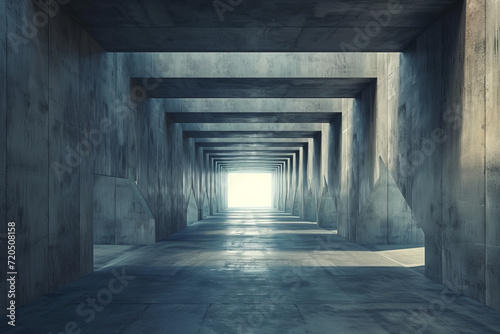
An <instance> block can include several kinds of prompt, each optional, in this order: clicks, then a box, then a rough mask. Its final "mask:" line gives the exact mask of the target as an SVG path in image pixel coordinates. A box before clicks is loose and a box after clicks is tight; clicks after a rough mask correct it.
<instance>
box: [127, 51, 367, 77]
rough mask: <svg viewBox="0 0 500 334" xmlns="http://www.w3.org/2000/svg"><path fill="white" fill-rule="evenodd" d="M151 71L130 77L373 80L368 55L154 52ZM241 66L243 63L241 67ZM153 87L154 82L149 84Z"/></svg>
mask: <svg viewBox="0 0 500 334" xmlns="http://www.w3.org/2000/svg"><path fill="white" fill-rule="evenodd" d="M137 56H138V57H144V58H146V59H149V58H150V57H152V61H153V65H154V68H153V69H154V71H153V72H148V71H147V70H146V69H145V68H135V69H134V73H136V74H135V75H133V76H132V77H139V78H140V77H151V73H154V74H155V76H156V77H158V78H232V77H233V78H376V77H377V59H376V57H374V54H370V53H349V54H345V53H259V56H258V57H255V53H233V52H229V53H223V52H221V53H219V52H217V53H210V52H206V50H205V51H204V52H199V53H198V52H195V53H185V52H184V53H183V52H173V53H162V52H160V53H153V54H147V53H146V54H144V53H139V54H137ZM241 64H244V65H243V66H242V65H241ZM148 83H149V84H150V85H154V84H155V82H154V81H151V82H148Z"/></svg>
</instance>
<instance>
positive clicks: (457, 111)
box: [339, 0, 500, 309]
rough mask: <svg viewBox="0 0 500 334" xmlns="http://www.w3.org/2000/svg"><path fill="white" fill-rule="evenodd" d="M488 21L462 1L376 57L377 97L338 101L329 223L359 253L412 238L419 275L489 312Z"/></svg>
mask: <svg viewBox="0 0 500 334" xmlns="http://www.w3.org/2000/svg"><path fill="white" fill-rule="evenodd" d="M499 14H500V13H499V5H498V3H497V2H495V1H484V0H466V1H465V2H464V3H463V4H460V6H458V7H457V8H456V10H454V11H453V12H450V13H448V14H446V15H445V16H444V17H443V18H442V19H441V20H439V21H438V22H436V23H435V24H434V25H433V26H431V27H430V28H429V29H428V30H427V31H425V32H424V33H423V34H422V35H421V36H420V37H419V38H418V39H417V40H416V41H415V42H414V43H412V44H411V45H409V46H408V48H407V49H406V50H405V51H404V52H403V53H401V54H379V55H378V56H377V57H378V65H377V66H378V73H379V74H378V81H377V87H376V88H377V89H376V95H375V96H371V95H372V93H373V92H372V88H368V89H367V90H366V91H365V92H364V93H363V94H362V95H361V96H360V97H358V98H357V99H355V100H354V101H349V100H345V101H344V107H343V122H342V127H343V128H342V130H343V137H342V164H343V165H342V189H341V193H340V203H341V205H340V207H341V210H340V212H339V214H340V221H339V234H340V235H341V236H344V237H346V238H347V239H348V240H351V241H355V242H358V243H404V242H412V243H413V242H418V241H420V239H421V238H423V234H422V231H421V230H420V228H422V230H423V232H425V245H426V275H427V276H428V277H430V278H432V279H434V280H436V281H439V282H443V283H444V284H446V285H448V286H450V287H452V288H454V289H458V290H460V291H462V292H463V293H464V294H465V295H467V296H470V297H472V298H474V299H476V300H479V301H480V302H483V303H486V304H487V305H489V306H491V307H494V308H497V309H499V308H500V289H499V286H500V275H499V273H500V263H499V261H498V258H500V253H499V250H500V248H499V246H500V235H499V229H498V222H499V221H500V214H499V213H500V210H499V204H498V198H499V184H500V182H499V180H500V177H499V172H498V171H499V170H500V160H499V156H500V153H499V151H498V147H499V145H498V144H499V140H500V131H499V130H498V121H499V120H498V102H499V97H498V93H499V88H498V87H499V86H498V82H499V80H498V79H499V68H500V62H499V61H498V60H499V59H498V58H499V55H498V53H499V52H498V40H499V19H498V15H499ZM373 98H375V99H374V100H372V99H373ZM371 106H375V108H371ZM377 159H379V162H378V163H377ZM385 165H387V170H388V172H389V173H388V174H387V176H385V175H386V174H385V171H384V166H385ZM381 182H382V183H384V182H385V184H386V186H382V187H380V183H381ZM374 194H378V196H374ZM381 198H386V200H385V201H383V200H380V199H381ZM384 206H386V207H385V208H384ZM402 237H403V240H401V238H402Z"/></svg>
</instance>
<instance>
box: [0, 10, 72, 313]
mask: <svg viewBox="0 0 500 334" xmlns="http://www.w3.org/2000/svg"><path fill="white" fill-rule="evenodd" d="M35 12H36V8H35V6H34V4H33V3H31V2H30V3H24V2H17V1H7V32H15V33H17V34H18V35H21V32H20V27H21V26H22V25H23V22H22V18H23V17H30V18H31V17H33V15H34V13H35ZM9 45H10V44H8V47H7V67H6V68H7V73H6V78H7V83H8V84H7V86H6V98H7V108H6V110H7V123H6V125H7V126H6V128H7V131H6V132H5V135H6V137H7V145H6V149H7V175H6V180H7V182H6V193H7V194H9V195H8V197H7V217H8V220H10V221H14V222H15V223H16V265H17V268H16V269H17V272H18V273H19V275H18V277H17V280H16V288H17V289H16V305H22V304H24V303H26V302H27V301H29V300H32V299H34V298H36V297H38V296H41V295H44V294H46V293H48V292H49V286H52V284H51V283H52V282H50V281H49V277H50V276H49V275H50V271H49V234H48V231H49V196H50V190H49V169H48V166H49V144H48V142H49V133H48V132H49V117H48V115H49V97H48V95H49V82H48V71H47V69H48V65H49V60H48V53H49V35H48V29H47V28H46V27H45V29H40V30H39V31H38V33H37V34H36V38H35V40H30V41H28V43H25V44H21V45H19V49H17V52H16V49H15V48H14V47H12V46H11V47H9ZM2 95H3V94H2ZM76 173H77V172H76ZM2 224H5V223H4V222H2ZM35 254H36V256H35ZM77 269H78V271H79V269H80V268H79V265H77ZM5 275H6V273H5V272H3V273H2V277H3V279H2V280H5V279H4V278H5Z"/></svg>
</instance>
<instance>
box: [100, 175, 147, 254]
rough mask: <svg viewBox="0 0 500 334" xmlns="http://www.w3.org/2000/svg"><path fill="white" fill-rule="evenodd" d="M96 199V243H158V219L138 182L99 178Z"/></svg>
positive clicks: (102, 176) (106, 177)
mask: <svg viewBox="0 0 500 334" xmlns="http://www.w3.org/2000/svg"><path fill="white" fill-rule="evenodd" d="M93 198H94V209H93V212H94V219H93V221H94V244H108V245H144V244H151V243H154V242H155V236H156V234H155V227H156V222H155V218H154V217H153V214H152V213H151V211H150V209H149V208H148V206H147V204H146V202H145V200H144V198H143V197H142V195H141V193H140V192H139V189H138V187H137V185H136V184H135V182H134V181H132V180H130V179H122V178H115V177H110V176H104V175H96V176H95V186H94V195H93Z"/></svg>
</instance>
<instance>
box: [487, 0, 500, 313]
mask: <svg viewBox="0 0 500 334" xmlns="http://www.w3.org/2000/svg"><path fill="white" fill-rule="evenodd" d="M499 14H500V3H499V2H498V1H496V2H495V1H487V2H486V217H485V219H486V231H485V235H486V274H485V276H486V277H485V281H486V305H489V306H491V307H493V308H496V309H500V292H499V291H500V201H499V200H498V199H499V198H500V153H499V149H498V148H499V147H500V86H499V82H500V52H499V49H498V44H499V41H500V19H499Z"/></svg>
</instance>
